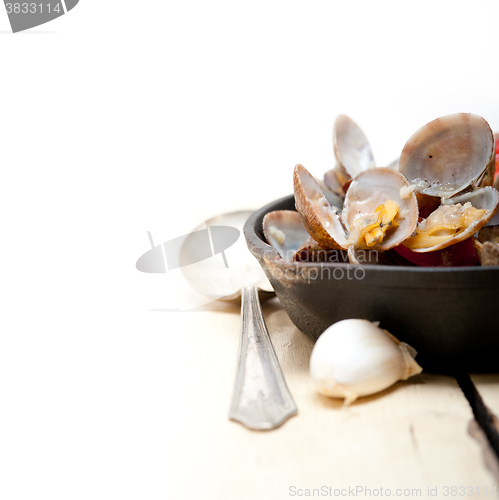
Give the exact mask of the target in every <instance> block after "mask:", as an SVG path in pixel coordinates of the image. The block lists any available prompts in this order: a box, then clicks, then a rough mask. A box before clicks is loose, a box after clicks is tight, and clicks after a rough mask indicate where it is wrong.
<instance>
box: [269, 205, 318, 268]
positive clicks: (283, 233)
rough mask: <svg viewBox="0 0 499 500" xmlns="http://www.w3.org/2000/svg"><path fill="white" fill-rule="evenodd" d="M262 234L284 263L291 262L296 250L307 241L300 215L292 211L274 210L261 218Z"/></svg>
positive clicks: (307, 236) (306, 233) (307, 235)
mask: <svg viewBox="0 0 499 500" xmlns="http://www.w3.org/2000/svg"><path fill="white" fill-rule="evenodd" d="M263 234H264V235H265V238H267V241H268V242H269V244H270V245H272V246H273V247H274V248H275V249H276V250H277V251H278V252H279V255H280V256H281V257H282V258H283V259H284V260H286V261H289V262H291V261H292V260H293V259H294V257H295V254H296V252H297V250H298V249H299V248H300V247H301V246H303V244H304V243H305V242H306V241H307V240H308V238H309V234H308V232H307V230H306V229H305V227H304V226H303V224H302V222H301V218H300V214H299V213H298V212H295V211H293V210H276V211H274V212H269V213H268V214H267V215H265V217H264V218H263Z"/></svg>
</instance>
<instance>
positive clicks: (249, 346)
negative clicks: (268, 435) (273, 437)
mask: <svg viewBox="0 0 499 500" xmlns="http://www.w3.org/2000/svg"><path fill="white" fill-rule="evenodd" d="M296 413H297V409H296V405H295V402H294V401H293V398H292V397H291V394H290V392H289V390H288V387H287V386H286V382H285V380H284V376H283V374H282V371H281V367H280V366H279V361H278V360H277V356H276V354H275V352H274V348H273V347H272V342H271V341H270V337H269V332H268V331H267V327H266V326H265V320H264V319H263V314H262V308H261V307H260V301H259V299H258V290H257V288H256V287H246V288H243V289H242V291H241V340H240V344H239V358H238V362H237V374H236V383H235V386H234V394H233V396H232V403H231V407H230V411H229V418H230V419H231V420H236V421H237V422H240V423H241V424H243V425H245V426H246V427H248V428H249V429H255V430H265V429H275V428H276V427H278V426H279V425H281V424H282V423H283V422H285V421H286V420H287V419H288V418H289V417H291V416H292V415H295V414H296Z"/></svg>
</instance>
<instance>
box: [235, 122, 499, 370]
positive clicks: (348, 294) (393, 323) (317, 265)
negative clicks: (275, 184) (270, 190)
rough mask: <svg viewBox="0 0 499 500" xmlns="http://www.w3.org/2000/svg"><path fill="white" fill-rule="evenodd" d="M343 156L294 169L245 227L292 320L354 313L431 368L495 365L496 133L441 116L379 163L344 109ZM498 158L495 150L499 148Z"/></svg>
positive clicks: (336, 131) (330, 319)
mask: <svg viewBox="0 0 499 500" xmlns="http://www.w3.org/2000/svg"><path fill="white" fill-rule="evenodd" d="M333 149H334V156H335V159H336V165H335V167H334V168H333V169H332V170H330V171H328V172H326V173H325V174H324V177H323V178H317V177H314V176H313V175H312V174H311V173H310V172H309V171H308V170H307V168H306V167H305V166H303V165H296V166H295V167H294V170H293V172H291V171H290V180H291V177H292V179H293V189H294V194H292V195H290V196H287V197H285V198H282V199H279V200H276V201H274V202H272V203H270V204H268V205H267V206H265V207H263V208H261V209H260V210H258V211H257V212H255V213H254V214H253V215H252V216H251V217H250V218H249V219H248V221H247V223H246V225H245V228H244V234H245V237H246V240H247V244H248V247H249V249H250V251H251V252H252V254H253V255H254V256H255V257H256V259H257V260H258V261H259V263H260V265H261V266H262V268H263V270H264V271H265V274H266V275H267V277H268V279H269V280H270V282H271V284H272V286H273V287H274V290H275V293H276V294H277V296H278V298H279V300H280V302H281V303H282V305H283V307H284V308H285V310H286V312H287V313H288V315H289V317H290V319H291V320H292V322H293V323H294V324H295V325H296V327H297V328H298V329H299V330H301V331H302V332H303V333H305V334H306V335H308V336H310V337H312V338H313V339H317V338H319V336H320V335H321V334H322V332H324V331H325V330H326V329H327V328H328V327H329V326H331V325H332V324H334V323H336V322H338V321H340V320H344V319H350V318H357V319H366V320H369V321H376V322H380V326H381V327H383V328H385V329H386V330H388V331H390V332H391V333H393V334H394V335H395V336H396V337H397V338H398V339H400V340H401V341H403V342H407V343H408V344H410V345H411V346H413V347H414V348H415V349H416V350H417V351H418V353H419V357H418V360H420V362H421V364H422V365H423V366H425V367H428V368H430V369H433V368H437V369H442V370H444V369H445V370H446V369H454V368H455V367H456V366H458V367H460V368H461V367H462V368H466V369H473V370H484V371H490V370H494V369H495V367H496V366H498V365H499V325H498V320H497V319H496V317H495V312H494V311H495V307H499V214H497V215H496V213H497V211H498V207H499V192H498V190H497V188H498V187H499V178H498V180H497V182H496V185H495V186H494V180H495V177H496V174H497V170H498V169H497V168H496V165H497V164H498V162H497V161H496V137H495V136H494V133H493V131H492V130H491V128H490V126H489V124H488V123H487V121H486V120H485V119H484V118H482V117H481V116H478V115H475V114H471V113H455V114H452V115H447V116H443V117H440V118H437V119H436V120H433V121H431V122H429V123H427V124H426V125H424V126H422V127H421V128H420V129H419V130H417V131H416V132H415V133H414V134H413V135H412V136H411V137H410V138H409V139H408V140H407V142H406V144H405V146H404V147H403V149H402V151H401V153H400V156H399V158H398V160H396V161H394V162H393V163H392V164H390V165H389V166H387V167H384V166H377V165H376V164H375V163H374V160H373V155H372V151H371V148H370V146H369V143H368V141H367V139H366V136H365V134H364V133H363V131H362V130H361V128H360V127H359V126H358V125H357V124H356V123H355V122H354V121H353V120H352V119H351V118H349V117H348V116H346V115H340V116H339V117H338V118H337V119H336V121H335V124H334V128H333ZM497 158H499V155H497Z"/></svg>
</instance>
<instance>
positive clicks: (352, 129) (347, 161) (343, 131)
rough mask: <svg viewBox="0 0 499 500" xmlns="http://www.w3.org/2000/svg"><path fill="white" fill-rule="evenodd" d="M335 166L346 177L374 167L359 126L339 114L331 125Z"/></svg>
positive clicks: (369, 150) (365, 139)
mask: <svg viewBox="0 0 499 500" xmlns="http://www.w3.org/2000/svg"><path fill="white" fill-rule="evenodd" d="M333 148H334V155H335V157H336V162H337V165H336V168H337V169H339V170H340V171H342V172H343V174H345V176H348V177H355V176H356V175H358V174H360V173H361V172H363V171H364V170H367V169H369V168H372V167H375V166H376V164H375V163H374V158H373V155H372V151H371V146H369V143H368V142H367V138H366V136H365V135H364V132H362V130H361V128H360V127H359V126H358V125H357V124H356V123H355V122H354V121H353V120H352V119H351V118H349V117H348V116H346V115H339V116H338V118H336V121H335V122H334V127H333Z"/></svg>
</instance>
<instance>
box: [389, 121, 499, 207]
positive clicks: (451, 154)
mask: <svg viewBox="0 0 499 500" xmlns="http://www.w3.org/2000/svg"><path fill="white" fill-rule="evenodd" d="M494 153H495V150H494V134H493V133H492V130H491V128H490V126H489V124H488V123H487V122H486V121H485V120H484V119H483V118H482V117H481V116H478V115H474V114H471V113H455V114H452V115H447V116H442V117H441V118H437V119H436V120H433V121H431V122H429V123H427V124H426V125H424V126H423V127H421V128H420V129H419V130H418V131H417V132H415V133H414V134H413V135H412V136H411V137H410V139H409V140H408V141H407V143H406V144H405V146H404V149H403V150H402V153H401V155H400V161H399V170H400V172H402V173H403V174H404V175H405V176H406V177H407V179H409V181H410V182H411V183H413V184H416V186H417V187H416V189H417V191H418V192H422V193H424V194H427V195H430V196H438V197H440V198H450V197H451V196H454V195H456V194H458V193H461V192H462V191H464V190H465V189H466V188H468V187H470V186H472V187H474V186H477V185H484V183H487V182H488V183H489V184H490V171H491V169H493V168H494V163H495V154H494Z"/></svg>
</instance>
